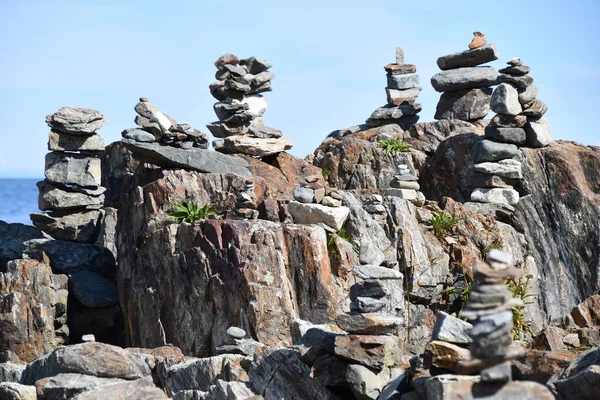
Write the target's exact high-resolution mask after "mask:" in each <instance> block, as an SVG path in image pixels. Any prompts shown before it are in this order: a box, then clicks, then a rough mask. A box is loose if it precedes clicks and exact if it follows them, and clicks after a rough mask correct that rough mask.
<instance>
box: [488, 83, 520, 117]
mask: <svg viewBox="0 0 600 400" xmlns="http://www.w3.org/2000/svg"><path fill="white" fill-rule="evenodd" d="M490 105H491V109H492V111H494V112H495V113H498V114H507V115H519V114H520V113H521V111H523V109H522V108H521V104H520V103H519V93H518V92H517V89H515V88H514V87H512V86H511V85H509V84H507V83H501V84H499V85H498V86H496V89H494V93H492V99H491V103H490Z"/></svg>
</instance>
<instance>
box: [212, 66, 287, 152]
mask: <svg viewBox="0 0 600 400" xmlns="http://www.w3.org/2000/svg"><path fill="white" fill-rule="evenodd" d="M272 65H273V64H271V63H270V62H268V61H265V60H260V59H258V58H256V57H250V58H246V59H241V60H240V59H239V58H238V57H237V56H235V55H233V54H225V55H223V56H221V57H219V59H218V60H217V61H215V67H217V70H218V71H217V73H216V78H217V81H216V82H214V83H213V84H211V85H210V87H209V88H210V93H211V94H212V95H213V97H214V98H216V99H217V100H219V101H218V102H217V103H215V105H214V107H213V108H214V110H215V114H217V118H219V121H217V122H213V123H210V124H207V125H206V126H207V127H208V129H209V130H210V132H211V133H212V135H213V136H214V137H216V138H218V139H217V140H215V141H214V142H213V147H214V148H215V150H216V151H219V152H221V153H240V154H246V155H249V156H259V157H262V156H269V155H273V154H277V153H280V152H282V151H284V150H289V149H291V148H292V146H293V143H292V142H290V141H289V140H288V139H287V138H285V137H284V136H283V135H282V133H281V131H280V130H277V129H274V128H269V127H267V126H265V125H264V122H263V119H262V115H263V114H264V113H265V111H266V110H267V100H266V99H265V98H264V97H263V95H261V94H260V93H263V92H268V91H271V90H272V89H271V81H272V80H273V78H275V74H274V73H273V72H271V71H269V69H270V68H271V67H272Z"/></svg>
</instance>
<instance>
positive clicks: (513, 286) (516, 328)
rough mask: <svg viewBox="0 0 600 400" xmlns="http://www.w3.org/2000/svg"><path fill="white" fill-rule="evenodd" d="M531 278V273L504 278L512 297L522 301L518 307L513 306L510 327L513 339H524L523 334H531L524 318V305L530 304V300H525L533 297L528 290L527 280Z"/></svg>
mask: <svg viewBox="0 0 600 400" xmlns="http://www.w3.org/2000/svg"><path fill="white" fill-rule="evenodd" d="M530 279H531V275H524V276H521V277H520V278H519V279H514V278H509V279H507V280H506V285H507V286H508V290H509V291H510V292H511V293H512V295H513V297H514V298H517V299H520V300H522V301H523V305H522V306H519V307H513V309H512V312H513V329H512V338H513V340H516V339H519V340H524V339H525V335H526V334H527V335H529V336H533V331H532V330H531V328H530V327H529V322H527V321H526V320H525V314H524V310H525V305H526V304H531V303H532V302H531V301H527V299H528V298H530V297H534V295H533V294H531V293H530V292H529V290H530V287H529V280H530Z"/></svg>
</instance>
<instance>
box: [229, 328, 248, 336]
mask: <svg viewBox="0 0 600 400" xmlns="http://www.w3.org/2000/svg"><path fill="white" fill-rule="evenodd" d="M227 335H229V336H230V337H232V338H234V339H243V338H245V337H246V331H245V330H243V329H242V328H238V327H236V326H231V327H229V328H228V329H227Z"/></svg>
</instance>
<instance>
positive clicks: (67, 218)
mask: <svg viewBox="0 0 600 400" xmlns="http://www.w3.org/2000/svg"><path fill="white" fill-rule="evenodd" d="M46 123H47V124H48V125H49V126H50V129H51V130H50V137H49V141H48V150H50V151H51V152H50V153H48V154H47V155H46V165H45V175H46V179H45V180H44V181H41V182H38V188H39V191H40V193H39V208H40V210H42V211H47V212H41V213H33V214H31V216H30V217H31V221H32V222H33V224H34V225H35V226H36V227H38V228H39V229H40V230H42V231H43V232H45V233H47V234H48V235H50V236H52V237H53V238H55V239H60V240H66V241H73V242H81V243H91V242H94V241H95V239H96V237H97V235H98V231H99V228H100V223H101V220H102V211H101V210H100V209H101V208H102V206H103V205H104V192H105V190H106V189H105V188H103V187H102V186H100V184H101V170H100V157H99V155H100V153H101V152H103V151H104V140H103V139H102V137H101V136H100V135H98V134H96V131H97V130H98V129H100V128H102V127H103V126H104V125H106V119H105V118H104V115H103V114H102V113H101V112H100V111H96V110H92V109H88V108H72V107H62V108H61V109H60V110H58V111H57V112H56V113H54V114H51V115H48V116H47V117H46Z"/></svg>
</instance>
